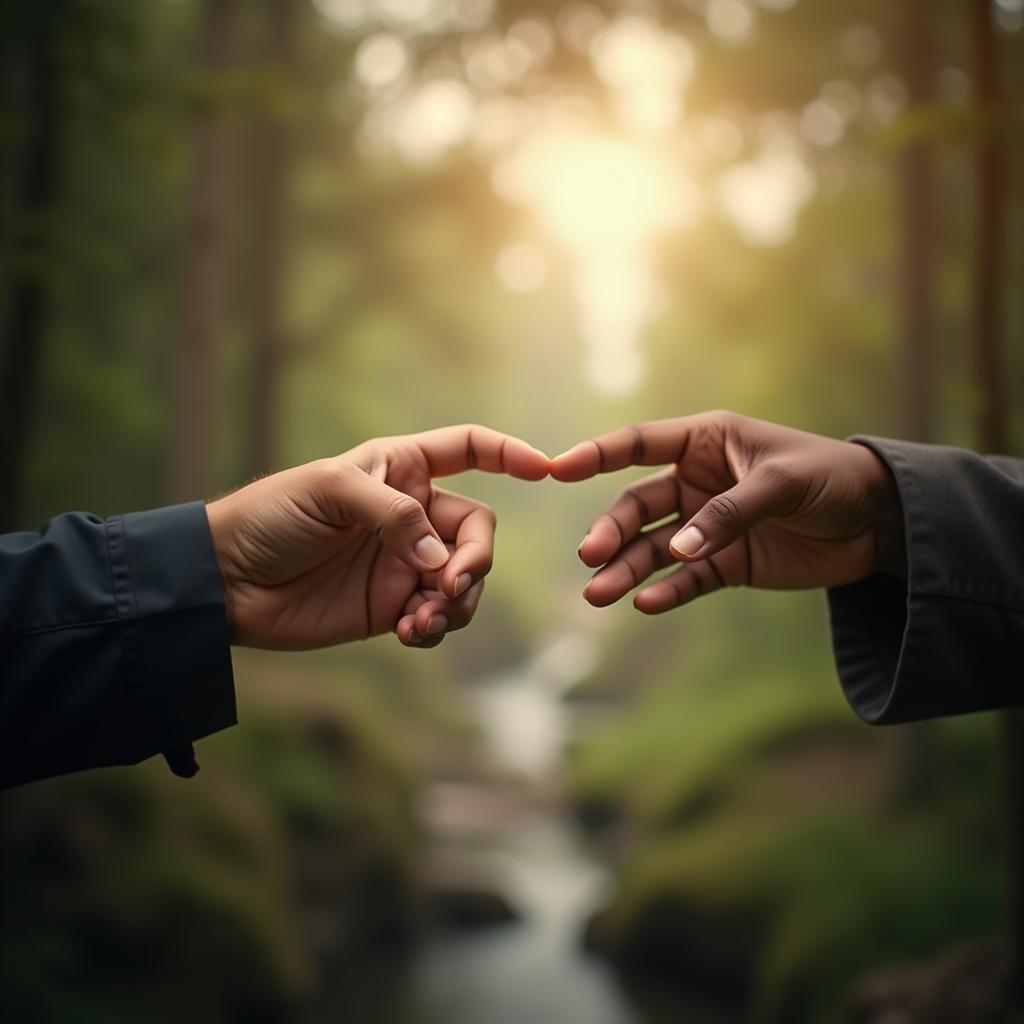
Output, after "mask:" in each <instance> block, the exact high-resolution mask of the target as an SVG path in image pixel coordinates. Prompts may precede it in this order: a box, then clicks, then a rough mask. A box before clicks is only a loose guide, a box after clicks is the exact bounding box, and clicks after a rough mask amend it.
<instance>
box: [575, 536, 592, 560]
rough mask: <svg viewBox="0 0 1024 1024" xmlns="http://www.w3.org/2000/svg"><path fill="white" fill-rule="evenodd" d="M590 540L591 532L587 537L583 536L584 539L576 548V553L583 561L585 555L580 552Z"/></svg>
mask: <svg viewBox="0 0 1024 1024" xmlns="http://www.w3.org/2000/svg"><path fill="white" fill-rule="evenodd" d="M588 540H590V534H589V533H588V534H587V535H586V537H584V538H583V540H581V541H580V545H579V547H578V548H577V549H576V554H577V556H578V557H579V559H580V561H581V562H582V561H583V555H582V554H580V552H581V551H582V550H583V545H584V544H586V543H587V541H588Z"/></svg>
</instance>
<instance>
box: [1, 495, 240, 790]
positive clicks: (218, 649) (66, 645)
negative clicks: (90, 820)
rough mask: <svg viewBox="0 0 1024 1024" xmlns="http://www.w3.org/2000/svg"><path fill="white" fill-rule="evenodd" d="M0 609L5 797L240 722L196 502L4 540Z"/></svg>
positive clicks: (76, 518) (75, 517)
mask: <svg viewBox="0 0 1024 1024" xmlns="http://www.w3.org/2000/svg"><path fill="white" fill-rule="evenodd" d="M0 608H2V612H0V615H2V618H0V655H2V663H3V669H2V673H0V782H2V784H4V785H14V784H17V783H21V782H27V781H31V780H32V779H36V778H42V777H45V776H48V775H56V774H61V773H63V772H69V771H76V770H80V769H84V768H91V767H97V766H100V765H110V764H127V763H134V762H136V761H139V760H142V759H143V758H146V757H149V756H151V755H153V754H156V753H161V752H173V751H176V750H178V749H179V748H186V751H187V746H188V744H189V743H191V741H192V740H195V739H198V738H199V737H200V736H203V735H206V734H207V733H209V732H213V731H215V730H217V729H220V728H224V727H225V726H227V725H230V724H232V723H233V722H234V720H235V710H234V693H233V682H232V677H231V662H230V651H229V647H228V640H227V629H226V623H225V616H224V607H223V598H222V595H221V589H220V583H219V579H218V577H217V574H216V568H215V564H214V561H213V553H212V548H211V545H210V538H209V531H208V528H207V526H206V518H205V512H204V510H203V507H202V506H201V505H199V504H195V505H188V506H179V507H177V508H172V509H160V510H157V511H154V512H144V513H136V514H132V515H126V516H117V517H114V518H112V519H109V520H106V521H103V520H100V519H97V518H96V517H93V516H86V515H82V514H77V513H75V514H69V515H65V516H59V517H57V518H56V519H54V520H52V521H51V522H50V523H48V524H47V526H46V527H44V529H43V530H42V531H40V532H39V533H22V534H11V535H7V536H5V537H3V538H0ZM178 764H179V765H180V767H178V768H177V769H176V770H179V771H181V772H182V773H185V774H187V773H188V771H189V761H188V758H187V757H179V758H178Z"/></svg>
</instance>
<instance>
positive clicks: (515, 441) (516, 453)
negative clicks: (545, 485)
mask: <svg viewBox="0 0 1024 1024" xmlns="http://www.w3.org/2000/svg"><path fill="white" fill-rule="evenodd" d="M504 461H505V468H506V470H507V471H508V473H509V474H510V475H511V476H514V477H516V478H517V479H518V480H534V481H536V480H543V479H544V478H545V477H546V476H547V475H548V472H549V471H550V469H551V460H550V459H549V458H548V457H547V455H546V454H545V453H544V452H542V451H541V450H540V449H539V448H534V447H533V445H531V444H527V443H526V442H525V441H522V440H520V439H519V438H512V439H510V440H509V442H508V443H507V444H506V447H505V459H504Z"/></svg>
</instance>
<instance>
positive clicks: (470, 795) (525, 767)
mask: <svg viewBox="0 0 1024 1024" xmlns="http://www.w3.org/2000/svg"><path fill="white" fill-rule="evenodd" d="M592 656H593V652H592V648H591V645H590V643H589V642H588V640H587V638H586V636H585V635H581V634H574V635H567V636H563V637H561V638H559V639H558V640H557V641H555V642H553V643H552V644H550V645H549V646H548V647H546V648H545V650H544V651H543V653H542V654H541V655H540V656H539V657H537V658H535V659H534V660H533V661H531V662H529V663H528V664H526V665H523V666H520V667H518V668H517V669H516V670H514V671H507V672H504V673H501V674H500V675H496V676H494V677H492V678H489V679H486V680H482V681H481V682H479V683H478V684H477V685H475V686H474V687H472V689H471V695H472V698H473V701H472V704H473V707H474V709H475V713H476V715H477V719H478V723H479V726H480V729H481V734H482V736H483V742H484V745H485V748H486V752H487V754H488V755H489V760H490V761H491V762H492V764H493V765H494V766H495V767H497V768H500V769H504V770H505V771H507V772H514V773H515V774H516V775H517V776H519V777H520V778H522V779H524V780H527V781H528V782H529V783H530V785H531V786H532V787H533V790H534V792H538V791H544V789H545V787H547V788H549V789H551V790H552V791H554V784H555V783H556V782H557V776H558V773H559V769H560V766H561V759H562V755H563V749H564V744H565V741H566V740H567V739H568V738H569V737H570V736H571V735H572V734H573V732H574V730H575V728H576V727H577V724H578V723H577V722H576V721H575V720H574V714H573V713H572V712H571V711H569V710H568V709H567V707H566V705H565V703H564V702H563V701H562V699H561V697H562V694H563V692H564V691H565V689H566V687H567V686H569V685H571V684H572V682H573V681H574V680H575V678H576V677H577V676H578V675H582V674H585V673H586V672H587V671H588V669H589V664H588V663H589V661H590V659H591V658H592ZM424 819H425V823H426V825H427V829H428V833H429V834H430V835H431V836H432V840H433V845H434V846H435V847H436V848H438V849H440V850H441V851H442V852H443V853H445V855H446V856H448V857H451V856H452V855H453V854H454V855H456V859H455V863H456V864H457V865H458V864H459V863H460V861H459V858H460V857H461V858H462V861H461V863H463V864H465V865H466V868H467V870H468V871H470V872H471V873H473V872H476V873H480V874H481V875H482V876H483V877H486V878H488V879H489V880H490V882H491V883H493V884H494V885H495V886H496V887H497V888H498V889H499V890H500V891H501V892H502V893H503V894H504V895H505V896H506V897H507V899H508V901H509V903H510V904H511V905H512V906H513V907H514V908H515V910H516V912H517V913H518V915H519V917H518V920H516V921H514V922H511V923H504V924H497V925H491V926H487V927H475V928H459V929H452V928H440V927H437V928H431V929H429V930H428V931H427V932H426V934H425V935H424V936H423V939H422V941H421V942H419V943H418V944H417V946H416V949H415V950H414V952H413V953H412V954H411V955H410V956H409V958H408V960H407V961H405V962H403V963H402V964H401V965H400V966H399V965H396V964H394V963H393V962H390V963H388V964H386V965H385V964H376V965H373V964H371V965H369V966H367V967H365V969H362V970H361V971H360V973H359V976H358V977H357V978H355V979H353V978H347V979H337V990H336V992H335V993H334V994H333V995H332V996H331V997H330V998H329V999H328V1000H327V1003H326V1004H325V1005H327V1006H328V1007H330V1009H328V1010H325V1011H324V1012H322V1013H318V1014H317V1015H316V1016H315V1018H314V1019H315V1021H316V1022H317V1024H320V1022H323V1024H327V1022H328V1021H331V1022H338V1021H347V1022H354V1024H364V1022H365V1024H548V1022H551V1024H730V1019H729V1018H727V1017H725V1016H723V1015H722V1014H721V1013H720V1012H718V1011H716V1010H714V1009H713V1008H707V1007H703V1006H701V1005H699V1004H698V1003H697V1002H695V1001H693V1000H685V1001H684V1000H682V999H681V997H680V996H679V995H678V994H676V995H667V996H666V995H665V994H664V993H660V994H659V993H655V992H653V991H641V992H639V993H638V992H637V991H636V990H635V988H633V987H631V989H630V992H629V995H628V996H627V994H626V992H625V990H624V989H623V988H622V986H621V985H620V984H619V982H618V980H617V978H616V976H615V974H614V973H613V972H612V971H611V969H610V968H609V967H608V966H607V965H606V964H605V963H604V962H603V961H601V960H600V959H597V958H595V957H593V956H591V955H589V954H588V953H586V952H585V951H584V950H583V948H582V943H581V934H582V929H583V926H584V925H585V923H586V921H587V920H588V918H589V917H590V915H591V914H592V913H593V911H594V910H595V909H596V908H597V907H598V906H600V905H601V903H602V902H603V900H604V899H605V897H606V894H607V892H608V886H609V884H610V882H611V879H610V878H609V876H608V873H607V871H606V869H605V868H604V867H603V866H602V865H601V864H600V863H599V862H598V861H597V860H596V859H595V858H594V857H593V856H592V855H591V854H590V853H589V852H588V851H587V849H586V847H585V845H584V844H583V843H582V841H581V838H580V837H579V836H578V835H577V834H576V832H575V830H574V828H573V826H572V824H571V821H570V819H569V817H568V815H567V814H566V813H565V810H564V808H563V807H561V806H560V805H559V804H558V802H557V801H547V802H545V801H539V802H538V801H526V802H523V801H519V802H518V803H517V802H516V801H513V802H512V803H511V804H510V803H509V801H508V799H507V792H506V793H502V792H499V791H497V790H494V791H489V787H488V784H487V783H480V782H474V783H468V784H463V783H458V784H452V783H450V782H449V783H440V782H438V783H435V784H434V785H432V786H428V788H427V790H426V792H425V794H424ZM457 870H458V869H457Z"/></svg>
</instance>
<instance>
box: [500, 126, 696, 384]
mask: <svg viewBox="0 0 1024 1024" xmlns="http://www.w3.org/2000/svg"><path fill="white" fill-rule="evenodd" d="M494 180H495V188H496V189H497V191H498V192H499V193H500V194H502V195H504V196H505V197H506V198H508V199H511V200H513V201H516V202H519V203H521V204H523V205H526V206H529V207H531V208H532V209H533V210H535V211H536V212H537V213H538V215H539V216H540V218H541V220H542V222H543V223H544V224H546V225H547V227H548V230H549V231H550V233H551V234H552V236H553V238H554V240H555V241H556V242H558V243H560V244H561V245H562V246H564V247H565V248H566V249H568V250H569V254H570V256H571V258H572V261H573V264H574V267H575V275H574V276H575V286H576V293H577V299H578V301H579V305H580V324H581V328H582V333H583V336H584V339H585V340H586V342H587V360H586V365H587V374H588V378H589V380H590V382H591V384H592V385H593V386H594V387H595V389H596V390H598V391H600V392H602V393H604V394H608V395H616V396H621V395H626V394H629V393H630V392H632V391H634V390H635V389H636V388H637V387H638V386H639V385H640V383H641V382H642V379H643V373H644V363H643V359H642V356H641V353H640V349H639V343H640V337H641V335H642V332H643V329H644V327H645V326H646V324H647V322H648V321H649V318H650V316H651V314H652V312H653V310H654V309H655V306H656V288H655V284H654V280H653V275H652V271H651V255H650V248H651V244H652V243H653V242H654V241H655V240H656V239H657V237H658V236H659V235H661V234H663V233H665V232H667V231H670V230H673V229H677V228H679V227H681V226H684V225H686V224H688V223H690V222H692V219H693V218H694V216H695V214H696V211H697V203H696V199H695V195H694V190H693V187H692V185H690V184H689V183H688V182H686V181H685V179H683V178H682V177H681V176H680V175H679V173H678V170H677V169H675V168H673V167H672V166H671V164H670V163H669V161H668V160H667V159H666V158H665V157H664V155H662V154H660V153H659V151H657V150H654V149H650V148H646V147H644V146H643V145H641V144H640V143H638V142H631V141H629V140H627V139H624V138H617V137H611V136H603V135H597V134H593V133H590V132H588V131H587V130H585V129H583V128H581V127H579V126H577V127H575V128H573V127H571V126H569V125H561V126H552V127H551V128H550V129H549V130H548V131H547V132H545V133H542V134H540V135H538V136H537V137H536V138H534V139H533V140H532V141H531V142H529V143H527V144H526V145H524V146H523V147H522V148H520V149H519V150H518V151H516V152H514V153H513V154H510V155H509V156H508V157H506V158H505V159H504V160H502V161H500V162H499V163H498V165H497V166H496V168H495V179H494Z"/></svg>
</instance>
